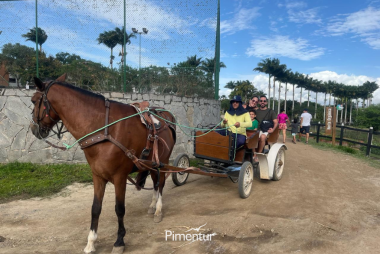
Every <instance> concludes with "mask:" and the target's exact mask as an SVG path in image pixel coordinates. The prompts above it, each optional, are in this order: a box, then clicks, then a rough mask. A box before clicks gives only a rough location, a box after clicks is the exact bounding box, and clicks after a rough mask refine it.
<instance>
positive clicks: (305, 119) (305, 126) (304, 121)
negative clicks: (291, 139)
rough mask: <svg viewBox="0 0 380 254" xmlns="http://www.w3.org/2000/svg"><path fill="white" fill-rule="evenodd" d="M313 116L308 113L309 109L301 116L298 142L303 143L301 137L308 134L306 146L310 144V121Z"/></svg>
mask: <svg viewBox="0 0 380 254" xmlns="http://www.w3.org/2000/svg"><path fill="white" fill-rule="evenodd" d="M311 118H313V117H312V116H311V114H310V113H309V112H308V109H307V108H305V109H304V110H303V113H302V114H301V122H300V127H301V128H300V132H299V134H298V141H301V135H302V134H306V144H308V143H309V133H310V121H311Z"/></svg>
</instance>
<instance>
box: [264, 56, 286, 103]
mask: <svg viewBox="0 0 380 254" xmlns="http://www.w3.org/2000/svg"><path fill="white" fill-rule="evenodd" d="M272 68H273V70H272V75H273V110H274V108H275V107H274V103H275V97H276V78H277V77H281V75H282V74H283V73H284V71H285V70H286V64H280V60H279V59H278V58H273V59H272ZM279 86H280V87H281V83H280V85H279ZM280 89H281V88H280ZM278 103H280V101H279V102H278ZM268 105H269V104H268Z"/></svg>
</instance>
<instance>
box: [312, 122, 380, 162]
mask: <svg viewBox="0 0 380 254" xmlns="http://www.w3.org/2000/svg"><path fill="white" fill-rule="evenodd" d="M324 133H325V124H321V123H314V124H311V128H310V136H313V137H315V139H316V142H317V143H319V142H329V143H330V142H331V141H332V136H329V135H324ZM335 141H336V144H338V145H339V146H347V147H351V148H354V149H358V150H360V151H362V152H363V153H364V154H365V155H366V156H371V157H373V158H375V159H380V132H378V131H373V128H372V127H370V128H369V129H359V128H352V127H349V126H344V125H337V126H336V137H335Z"/></svg>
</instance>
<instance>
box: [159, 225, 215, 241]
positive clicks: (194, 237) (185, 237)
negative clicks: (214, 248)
mask: <svg viewBox="0 0 380 254" xmlns="http://www.w3.org/2000/svg"><path fill="white" fill-rule="evenodd" d="M206 224H207V223H205V224H204V225H202V226H200V227H197V228H190V229H188V230H186V231H185V233H187V232H190V231H196V232H199V231H200V230H204V229H202V227H204V226H206ZM215 235H216V233H212V234H202V233H196V234H190V233H189V234H183V233H182V234H176V233H175V232H174V231H172V230H165V241H168V240H172V241H189V242H195V241H211V240H212V237H213V236H215Z"/></svg>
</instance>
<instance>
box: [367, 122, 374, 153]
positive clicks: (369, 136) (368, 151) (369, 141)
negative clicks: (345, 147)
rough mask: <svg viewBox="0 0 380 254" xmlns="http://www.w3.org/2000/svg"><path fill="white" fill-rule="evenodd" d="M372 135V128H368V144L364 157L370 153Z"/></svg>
mask: <svg viewBox="0 0 380 254" xmlns="http://www.w3.org/2000/svg"><path fill="white" fill-rule="evenodd" d="M372 134H373V127H369V132H368V142H367V151H366V153H365V155H366V156H367V157H368V156H369V154H370V153H371V145H372Z"/></svg>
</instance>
